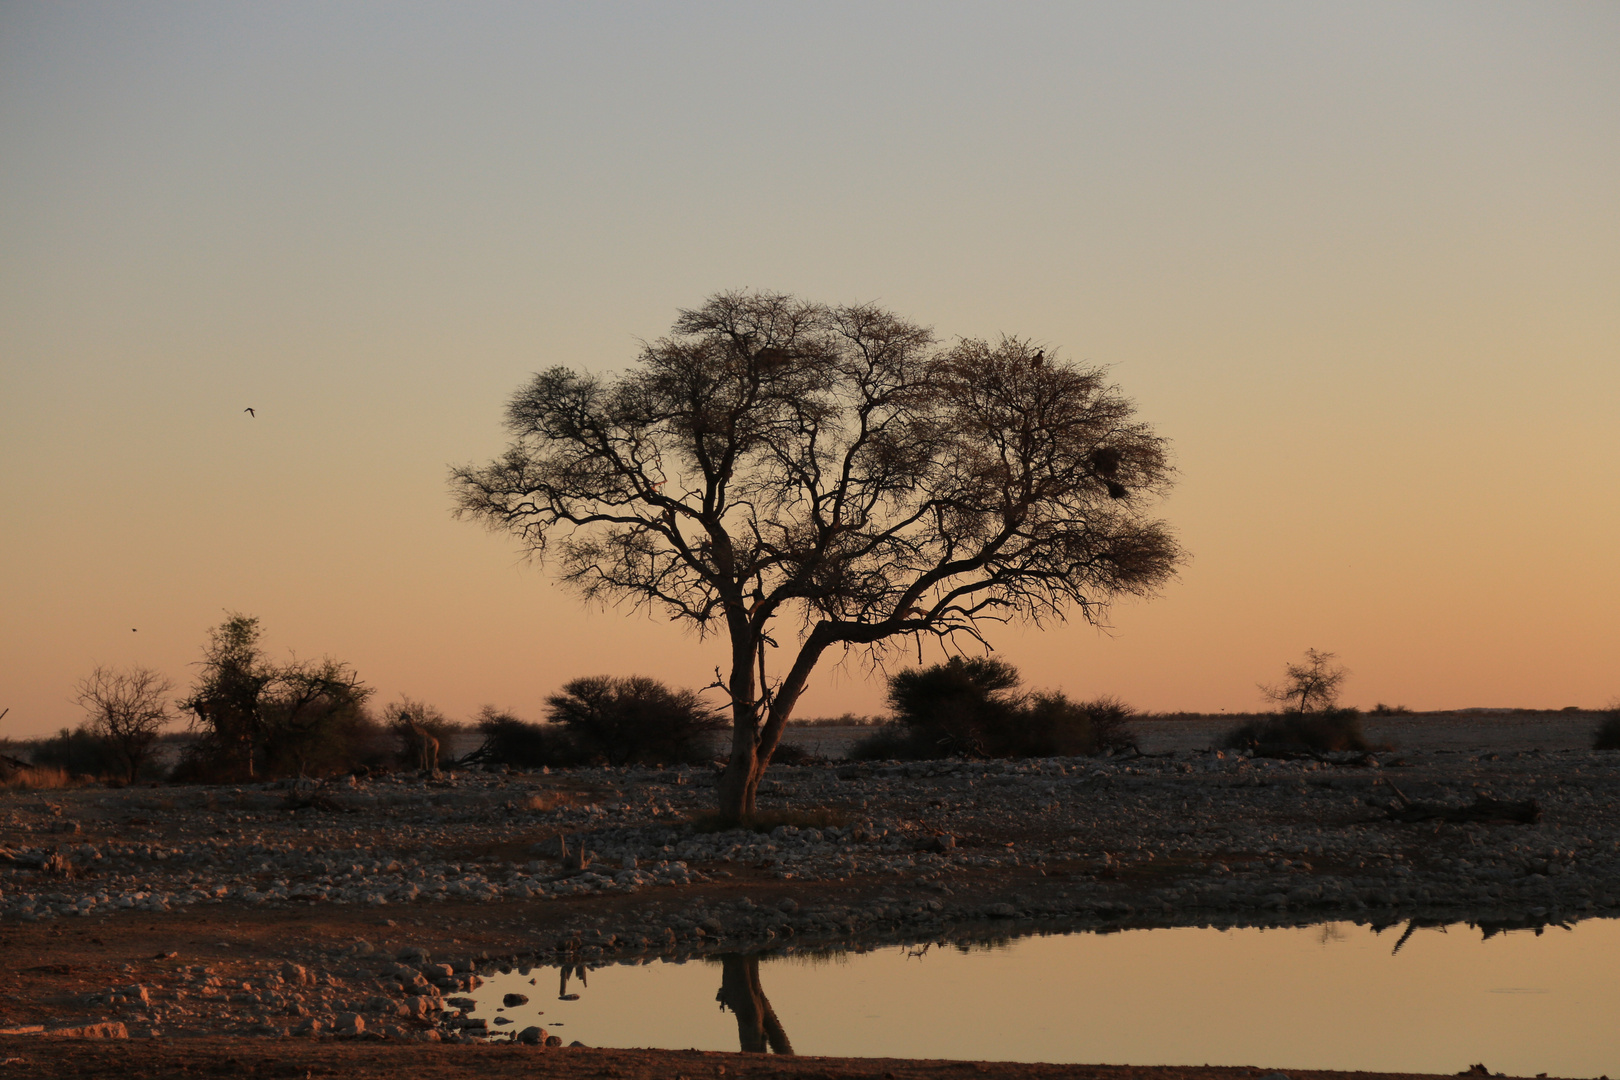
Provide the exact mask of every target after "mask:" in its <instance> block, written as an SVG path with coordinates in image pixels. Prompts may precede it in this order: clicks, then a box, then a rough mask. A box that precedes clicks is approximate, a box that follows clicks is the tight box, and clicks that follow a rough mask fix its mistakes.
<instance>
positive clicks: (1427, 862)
mask: <svg viewBox="0 0 1620 1080" xmlns="http://www.w3.org/2000/svg"><path fill="white" fill-rule="evenodd" d="M713 782H714V777H713V774H712V773H710V772H708V771H705V770H692V769H683V770H660V769H593V770H573V771H563V772H557V773H551V774H501V775H497V774H489V773H463V774H454V775H448V776H445V777H442V778H437V779H422V778H417V777H388V778H382V779H378V780H371V781H347V780H346V781H343V782H336V783H324V784H313V783H310V782H307V781H305V782H301V783H299V784H295V785H244V786H240V787H231V788H204V787H164V788H129V789H123V790H109V789H104V788H85V789H79V790H73V791H66V792H50V793H46V794H44V795H41V794H18V793H8V794H6V795H4V796H0V928H3V927H5V926H8V925H10V926H23V925H31V924H46V925H47V926H52V927H54V926H64V925H65V926H74V927H85V926H88V927H94V926H97V925H104V924H105V923H106V922H107V921H108V920H119V919H121V918H128V917H130V916H131V914H132V913H140V914H141V915H143V916H144V917H148V918H151V917H154V916H155V917H157V918H158V919H159V920H160V922H159V925H161V918H162V917H163V916H165V915H168V916H170V917H180V916H182V915H206V914H207V913H209V912H215V913H218V915H217V917H218V918H219V920H220V921H221V922H223V921H225V920H227V919H229V918H233V917H236V915H238V914H240V913H244V912H252V911H274V910H289V911H292V912H296V913H298V917H299V918H300V919H308V920H309V921H310V922H311V923H312V924H315V923H318V922H319V921H320V920H321V919H322V917H323V912H337V911H350V910H352V909H356V908H359V909H363V910H365V911H367V912H371V913H373V914H374V915H375V921H376V922H377V923H378V925H386V926H395V924H396V920H397V921H400V922H409V921H413V920H420V919H421V918H422V917H423V916H424V915H426V916H427V917H428V918H432V917H433V916H432V914H431V913H432V912H433V911H434V909H436V908H440V907H443V908H445V909H454V910H455V911H456V912H457V913H458V914H457V915H456V918H458V919H466V918H467V917H468V916H467V915H466V912H467V911H468V910H469V905H472V907H471V910H473V911H478V910H487V911H491V912H494V911H505V910H508V909H514V908H521V910H522V912H523V921H524V923H525V924H526V925H528V926H530V927H532V928H533V929H532V930H531V931H530V932H528V933H526V934H524V935H523V936H522V937H521V938H511V939H509V940H506V941H503V942H502V943H501V945H500V947H499V949H498V951H492V950H491V949H489V948H483V949H477V950H474V949H471V948H468V949H466V950H465V951H462V952H457V951H456V950H454V949H452V950H451V951H450V952H445V950H444V949H443V948H439V949H436V950H435V951H436V952H439V953H444V955H430V954H429V952H428V950H427V949H425V948H423V947H421V946H419V945H418V946H412V945H408V944H407V945H404V946H402V947H401V946H398V945H397V944H396V945H390V946H389V947H387V948H381V947H378V946H376V945H374V944H372V943H371V942H370V941H368V940H365V939H363V938H351V939H350V940H348V941H345V942H344V943H342V944H341V945H332V944H330V943H322V944H319V945H316V944H315V943H313V942H312V943H311V944H310V946H309V947H307V948H289V949H284V950H282V951H281V953H280V954H279V955H275V956H250V957H243V958H239V959H233V960H232V961H230V962H229V963H198V962H196V961H195V959H194V958H192V957H187V956H180V955H176V956H172V957H168V958H164V957H159V958H157V959H156V960H155V961H153V962H151V963H147V964H145V965H126V966H125V968H126V969H125V971H124V972H122V973H121V974H123V975H127V976H128V978H127V981H125V980H122V979H120V980H114V981H109V982H108V983H107V984H106V985H104V986H97V987H93V988H90V989H89V990H88V991H85V992H81V993H79V994H77V995H76V997H75V999H74V1007H75V1008H76V1009H77V1010H78V1017H79V1018H80V1019H82V1021H119V1022H123V1023H124V1024H125V1025H126V1026H127V1027H128V1029H129V1031H130V1033H131V1034H134V1035H139V1034H143V1033H144V1034H154V1033H155V1034H188V1033H189V1034H200V1033H205V1032H215V1033H219V1032H245V1033H258V1034H265V1035H316V1034H323V1033H336V1034H346V1035H349V1036H354V1037H360V1036H364V1035H372V1036H375V1035H382V1036H385V1037H391V1038H416V1039H446V1038H449V1039H464V1038H478V1037H481V1036H482V1035H483V1034H485V1031H486V1029H485V1028H483V1027H482V1026H481V1025H482V1023H483V1021H481V1020H477V1021H475V1020H473V1019H472V1018H470V1017H468V1016H466V1015H465V1013H466V1012H467V1011H469V1010H470V999H468V998H467V997H466V995H467V993H469V992H470V991H472V990H474V989H476V987H477V982H478V980H479V979H480V978H482V977H485V976H487V974H488V973H489V971H491V970H494V968H495V967H496V966H497V965H511V964H514V963H519V962H524V963H528V962H537V961H546V960H549V961H552V962H558V961H562V960H567V961H569V962H575V963H604V962H610V961H615V960H618V961H627V960H628V961H636V960H641V959H647V958H651V957H655V956H666V957H672V958H675V957H680V956H690V955H698V954H704V953H713V952H721V951H726V952H734V951H741V950H746V949H754V948H774V949H789V948H791V949H803V948H809V949H830V948H839V947H844V946H849V945H854V946H857V947H864V946H870V945H872V944H878V943H885V942H918V941H926V940H956V941H964V940H973V939H982V938H990V937H996V936H1006V935H1008V934H1011V933H1018V932H1038V931H1055V930H1063V929H1071V928H1085V927H1097V926H1115V925H1184V924H1207V923H1215V924H1226V923H1256V922H1259V923H1297V922H1308V921H1317V920H1323V919H1354V920H1358V921H1374V922H1395V921H1398V920H1404V919H1418V920H1420V921H1431V920H1432V921H1454V920H1459V919H1471V920H1475V921H1484V922H1497V923H1501V924H1503V925H1536V924H1540V923H1546V922H1556V921H1560V920H1569V919H1575V918H1581V917H1587V916H1592V915H1603V914H1620V910H1617V909H1620V801H1617V800H1616V798H1615V795H1616V792H1617V785H1620V754H1594V753H1590V752H1582V751H1573V750H1564V751H1555V752H1532V751H1514V752H1508V753H1495V752H1490V753H1484V754H1472V753H1464V752H1456V751H1450V750H1407V751H1403V752H1400V753H1393V754H1386V755H1378V756H1375V757H1374V758H1372V759H1370V760H1356V761H1354V762H1353V761H1352V760H1350V759H1346V760H1344V761H1340V762H1323V761H1316V760H1307V761H1286V762H1283V761H1273V760H1267V759H1250V758H1247V757H1244V756H1239V755H1232V754H1221V753H1214V752H1208V751H1197V750H1181V751H1175V752H1172V753H1170V754H1169V755H1168V756H1164V757H1133V758H1114V759H1086V758H1074V759H1068V758H1062V759H1044V760H1033V761H1021V762H965V761H947V762H927V763H910V764H900V763H890V764H879V765H856V764H842V765H827V766H815V767H801V768H778V769H773V771H772V777H771V779H770V780H769V781H767V783H766V785H765V788H764V790H763V792H762V803H763V808H764V809H766V810H771V809H779V810H784V811H788V810H792V811H795V812H801V816H800V817H799V818H798V821H799V822H800V823H799V824H798V825H784V826H781V827H778V828H777V829H775V830H774V831H773V832H771V833H768V834H759V833H747V832H741V831H734V832H718V833H715V832H701V831H698V830H697V829H695V828H694V826H693V825H692V824H690V820H691V819H692V818H693V817H695V816H696V815H698V814H699V813H701V812H702V811H704V810H706V809H707V808H708V806H709V804H710V802H711V799H712V791H711V790H710V789H711V787H712V785H713ZM1397 793H1398V794H1397ZM1480 793H1484V794H1487V795H1489V796H1492V797H1495V798H1499V799H1502V800H1530V799H1533V800H1535V801H1536V803H1537V804H1538V805H1539V807H1540V810H1541V817H1540V820H1539V822H1537V823H1535V824H1509V823H1490V822H1483V823H1464V824H1450V823H1439V822H1436V821H1425V822H1420V823H1402V822H1398V821H1395V820H1392V819H1391V817H1390V815H1389V813H1388V812H1387V811H1386V807H1387V806H1389V805H1391V804H1395V805H1400V799H1401V797H1402V796H1404V797H1405V798H1406V799H1408V800H1412V801H1429V802H1433V803H1437V804H1443V805H1448V806H1459V807H1460V806H1463V805H1466V804H1468V803H1470V802H1471V801H1472V800H1473V799H1474V797H1475V796H1476V794H1480ZM565 842H566V843H567V845H568V846H569V848H570V849H571V850H572V851H575V852H577V851H578V850H579V849H580V848H581V847H582V846H583V848H584V849H585V850H586V851H587V852H588V853H590V859H589V861H588V863H587V865H585V866H584V867H583V868H579V869H570V868H569V867H568V866H567V864H566V863H565V861H564V858H563V847H562V845H563V844H564V843H565ZM53 855H54V856H57V857H58V859H57V861H56V862H54V863H52V864H47V865H46V866H45V867H44V868H42V867H41V864H42V863H45V861H46V860H47V859H48V858H49V857H50V856H53ZM63 861H65V862H66V863H67V864H68V865H67V867H66V868H63V866H62V862H63ZM53 867H54V869H55V872H54V873H53V872H52V868H53ZM486 905H487V906H486ZM210 917H211V916H210ZM404 929H407V930H408V926H407V927H405V928H404ZM398 933H399V928H397V927H396V929H395V931H393V932H391V935H390V936H393V937H395V938H396V939H397V937H398Z"/></svg>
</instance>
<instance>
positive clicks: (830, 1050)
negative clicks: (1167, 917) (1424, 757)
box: [473, 919, 1620, 1076]
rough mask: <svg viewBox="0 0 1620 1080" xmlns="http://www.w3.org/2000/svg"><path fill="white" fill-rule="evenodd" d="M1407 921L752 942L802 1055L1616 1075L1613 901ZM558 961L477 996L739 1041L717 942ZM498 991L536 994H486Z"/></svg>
mask: <svg viewBox="0 0 1620 1080" xmlns="http://www.w3.org/2000/svg"><path fill="white" fill-rule="evenodd" d="M1404 931H1405V928H1404V927H1401V926H1396V927H1394V928H1391V929H1387V930H1385V931H1384V932H1383V933H1382V934H1374V933H1373V931H1372V930H1371V929H1369V928H1368V927H1364V926H1357V925H1355V924H1353V923H1333V924H1327V925H1324V926H1316V927H1305V928H1295V929H1282V930H1258V929H1239V930H1204V929H1197V928H1188V929H1176V930H1131V931H1125V932H1123V933H1117V934H1074V935H1068V936H1063V937H1047V938H1024V939H1021V940H1019V941H1016V942H1013V943H1011V944H1010V945H1008V946H1005V947H1002V948H996V949H975V950H973V951H970V952H965V953H964V952H961V951H959V950H957V949H955V948H952V947H947V948H932V949H929V950H927V951H926V952H925V953H923V954H922V955H915V953H916V950H910V951H908V950H903V949H899V948H891V949H884V950H879V951H876V952H871V953H865V954H843V955H840V956H837V957H833V958H807V957H792V956H790V957H765V958H764V959H763V960H762V961H761V962H760V964H759V977H758V990H759V991H761V992H762V993H763V995H764V997H766V998H768V1008H769V1009H770V1010H772V1011H774V1014H775V1016H776V1017H778V1018H780V1023H781V1028H782V1029H783V1031H784V1032H785V1034H786V1036H787V1037H788V1038H790V1039H791V1041H792V1046H793V1048H794V1049H795V1050H796V1051H798V1052H799V1053H801V1054H830V1055H838V1056H891V1057H933V1058H969V1059H974V1058H979V1059H1003V1060H1015V1061H1057V1062H1086V1063H1109V1064H1136V1065H1202V1064H1205V1063H1208V1064H1211V1065H1261V1066H1266V1067H1270V1068H1296V1069H1308V1068H1319V1069H1361V1070H1375V1071H1410V1072H1436V1073H1456V1072H1458V1071H1459V1070H1461V1069H1464V1068H1466V1067H1467V1066H1469V1065H1471V1064H1473V1063H1474V1062H1484V1063H1485V1064H1486V1065H1488V1066H1489V1067H1490V1068H1491V1070H1492V1071H1495V1072H1506V1073H1508V1074H1509V1075H1521V1076H1533V1075H1535V1074H1536V1073H1538V1072H1546V1073H1551V1074H1552V1075H1555V1076H1580V1075H1586V1076H1596V1075H1598V1074H1600V1073H1607V1074H1610V1075H1620V1025H1617V1024H1616V1023H1615V1017H1616V1016H1620V920H1612V919H1593V920H1588V921H1586V922H1582V923H1579V924H1577V925H1576V926H1575V927H1574V928H1573V929H1570V930H1563V929H1560V928H1557V927H1553V928H1549V929H1548V930H1547V931H1546V932H1545V933H1544V934H1542V935H1541V936H1536V935H1535V934H1533V933H1531V932H1529V931H1516V932H1512V933H1505V934H1497V935H1495V936H1493V937H1491V938H1489V939H1488V940H1483V941H1482V940H1481V937H1480V932H1479V931H1478V930H1477V929H1472V928H1469V927H1467V926H1461V925H1454V926H1451V927H1448V928H1445V929H1440V928H1421V929H1417V930H1415V931H1413V932H1412V933H1411V934H1410V936H1408V937H1407V939H1406V940H1405V941H1404V942H1403V943H1402V944H1401V947H1400V948H1399V950H1398V951H1393V952H1392V949H1394V946H1395V944H1396V942H1397V941H1400V940H1401V938H1402V936H1403V933H1404ZM559 974H560V973H559V971H558V969H557V968H554V967H552V968H537V969H534V970H531V971H529V972H528V973H527V974H524V975H519V974H518V973H517V972H513V973H512V974H511V975H496V976H493V977H491V978H489V979H488V980H487V982H486V983H485V985H484V986H483V987H482V988H481V989H480V990H479V991H478V992H477V994H475V995H473V996H474V997H476V998H477V999H478V1001H479V1004H480V1010H479V1011H478V1012H477V1013H476V1014H475V1015H478V1016H483V1017H488V1018H493V1017H495V1016H497V1015H504V1016H508V1017H510V1018H511V1019H512V1020H513V1021H514V1023H513V1024H511V1025H509V1026H503V1027H501V1028H498V1029H495V1030H502V1031H506V1032H513V1031H518V1030H521V1029H522V1028H523V1027H524V1026H526V1025H528V1024H532V1023H539V1024H541V1025H542V1026H545V1027H547V1028H548V1029H550V1030H552V1032H553V1033H554V1034H557V1035H560V1036H562V1038H563V1041H564V1042H571V1041H573V1040H575V1039H578V1040H580V1041H581V1042H584V1043H586V1044H588V1045H593V1046H627V1047H633V1046H652V1047H667V1048H672V1049H687V1048H697V1049H704V1050H736V1049H737V1048H738V1038H739V1031H738V1022H737V1017H736V1016H735V1015H734V1013H733V1011H722V1010H721V1008H720V1006H719V1004H718V1003H717V1001H716V995H717V993H718V992H719V991H720V989H721V985H722V978H723V974H724V972H723V969H722V965H721V964H720V963H718V962H715V961H699V960H693V961H688V962H687V963H685V964H666V963H662V962H658V961H654V962H653V963H651V964H648V965H645V966H639V967H632V966H617V965H615V966H608V967H603V968H598V969H595V970H592V971H589V972H587V973H586V979H587V982H586V983H584V984H582V983H581V980H580V978H579V977H578V974H577V973H574V974H572V975H571V977H570V979H569V983H568V987H567V992H568V993H577V994H578V995H579V998H578V1000H576V1001H559V1000H558V992H559V986H558V984H559ZM730 977H731V979H732V983H731V985H732V986H736V985H738V980H740V979H742V978H743V972H742V971H741V970H740V969H733V970H732V971H731V973H730ZM530 979H534V980H535V983H534V985H530V982H529V980H530ZM512 992H516V993H522V994H526V995H527V996H528V997H529V998H530V1002H529V1004H528V1005H524V1006H519V1007H516V1008H512V1009H508V1010H506V1011H505V1012H504V1013H500V1012H497V1011H496V1009H497V1007H498V1006H499V1005H500V1003H501V998H502V995H503V994H506V993H512ZM536 1010H544V1015H540V1016H536ZM559 1021H561V1022H562V1026H558V1022H559Z"/></svg>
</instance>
